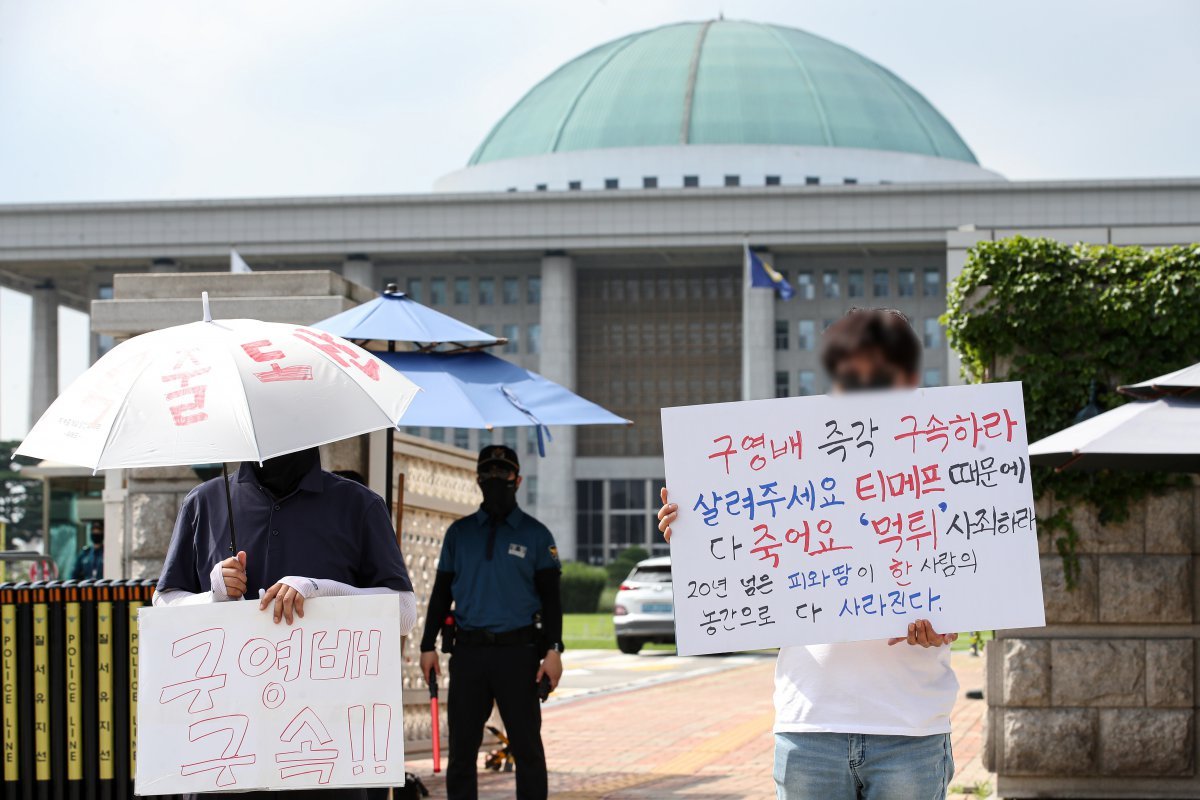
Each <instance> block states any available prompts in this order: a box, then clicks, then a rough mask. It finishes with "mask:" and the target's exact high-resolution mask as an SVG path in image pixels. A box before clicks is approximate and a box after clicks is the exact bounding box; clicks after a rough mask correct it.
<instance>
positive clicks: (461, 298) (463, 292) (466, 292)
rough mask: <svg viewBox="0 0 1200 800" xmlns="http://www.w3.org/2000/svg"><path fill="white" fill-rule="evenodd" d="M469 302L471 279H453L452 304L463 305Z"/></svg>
mask: <svg viewBox="0 0 1200 800" xmlns="http://www.w3.org/2000/svg"><path fill="white" fill-rule="evenodd" d="M469 302H471V279H470V278H455V279H454V305H456V306H464V305H466V304H467V303H469Z"/></svg>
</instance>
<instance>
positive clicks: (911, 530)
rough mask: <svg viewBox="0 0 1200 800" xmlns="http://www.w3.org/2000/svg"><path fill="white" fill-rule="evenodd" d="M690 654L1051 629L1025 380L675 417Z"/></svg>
mask: <svg viewBox="0 0 1200 800" xmlns="http://www.w3.org/2000/svg"><path fill="white" fill-rule="evenodd" d="M662 425H663V449H664V453H665V457H666V476H667V487H668V488H669V490H670V499H671V501H672V502H675V503H678V504H679V507H680V511H679V518H678V520H677V521H676V522H675V523H674V525H672V529H671V530H672V540H671V561H672V567H671V571H672V582H673V591H674V595H675V597H674V606H675V634H676V641H677V643H678V647H679V652H680V653H681V654H685V655H692V654H699V653H721V652H730V651H737V650H752V649H759V648H768V647H779V646H784V645H795V644H821V643H830V642H844V641H855V640H863V639H882V638H888V637H893V636H901V635H904V634H905V633H906V632H907V627H908V623H909V622H912V621H915V620H917V619H928V620H930V622H931V623H932V624H933V627H934V629H935V630H937V631H938V632H944V633H950V632H961V631H972V630H990V629H995V628H1016V627H1035V626H1041V625H1045V612H1044V609H1043V606H1042V585H1041V571H1040V568H1039V563H1038V548H1037V523H1036V520H1035V517H1034V509H1033V492H1032V489H1031V486H1030V475H1029V452H1028V445H1027V440H1026V428H1025V410H1024V404H1023V402H1022V398H1021V385H1020V384H1019V383H993V384H986V385H981V386H954V387H945V388H937V389H918V390H915V391H885V392H866V393H855V394H848V395H838V396H820V397H795V398H786V399H779V400H756V401H749V402H741V403H719V404H714V405H704V406H686V407H681V408H665V409H663V411H662Z"/></svg>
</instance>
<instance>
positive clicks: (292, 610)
mask: <svg viewBox="0 0 1200 800" xmlns="http://www.w3.org/2000/svg"><path fill="white" fill-rule="evenodd" d="M226 480H227V479H226V478H223V477H222V478H213V479H212V480H210V481H207V482H205V483H202V484H201V485H200V486H198V487H196V488H195V489H193V490H192V491H191V493H189V494H188V496H187V497H186V498H185V499H184V501H183V505H182V507H181V508H180V510H179V515H178V517H177V518H176V520H175V530H174V533H173V535H172V537H171V545H170V548H169V549H168V551H167V558H166V561H165V563H164V564H163V569H162V573H161V575H160V577H159V581H158V591H157V593H156V594H155V596H154V604H155V605H156V606H171V605H178V604H190V603H197V602H225V601H229V600H241V599H251V600H258V602H259V608H260V609H262V610H263V611H264V612H267V611H269V612H270V613H271V614H272V616H273V618H274V621H275V622H277V623H278V622H286V623H287V624H288V625H291V624H292V623H293V622H294V621H295V620H296V619H297V618H302V617H303V616H304V601H305V600H307V599H311V598H313V597H329V596H344V595H355V594H381V593H385V592H398V593H399V594H400V616H401V635H406V634H407V633H408V632H409V631H410V630H412V628H413V625H415V624H416V596H415V595H414V594H413V588H412V582H411V581H410V580H409V577H408V570H407V569H406V568H405V565H404V557H403V556H402V555H401V553H400V547H399V545H398V544H397V542H396V534H395V531H394V530H393V529H392V524H391V521H390V519H389V516H388V513H387V509H386V508H385V506H384V503H383V498H381V497H380V496H379V495H377V494H375V493H374V492H372V491H371V490H370V489H368V488H367V487H365V486H363V485H361V484H359V483H357V482H356V481H353V480H349V479H347V478H342V477H339V476H337V475H334V474H333V473H331V472H326V471H325V470H323V469H321V459H320V454H319V452H318V450H317V448H315V447H314V448H309V449H306V450H300V451H298V452H295V453H289V454H287V455H282V456H277V457H276V458H269V459H267V460H266V461H264V462H263V463H262V465H257V464H253V463H249V462H245V463H243V464H242V466H241V468H240V469H239V470H238V471H237V473H236V474H234V475H233V476H231V477H230V478H229V479H228V489H229V492H230V499H231V502H232V507H233V519H232V522H233V529H234V530H236V531H237V533H238V537H239V547H240V548H241V549H240V550H239V551H238V552H237V553H236V554H235V555H233V556H229V555H228V552H229V530H230V521H231V520H230V517H229V510H228V508H229V504H228V503H227V500H226V497H225V489H226V487H225V486H223V485H222V484H223V483H225V482H226Z"/></svg>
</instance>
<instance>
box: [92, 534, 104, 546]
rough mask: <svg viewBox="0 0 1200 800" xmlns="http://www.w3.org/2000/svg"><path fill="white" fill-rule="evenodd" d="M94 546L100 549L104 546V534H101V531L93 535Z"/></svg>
mask: <svg viewBox="0 0 1200 800" xmlns="http://www.w3.org/2000/svg"><path fill="white" fill-rule="evenodd" d="M92 544H93V545H95V546H96V547H99V546H100V545H102V544H104V534H103V533H100V532H99V531H95V532H93V533H92Z"/></svg>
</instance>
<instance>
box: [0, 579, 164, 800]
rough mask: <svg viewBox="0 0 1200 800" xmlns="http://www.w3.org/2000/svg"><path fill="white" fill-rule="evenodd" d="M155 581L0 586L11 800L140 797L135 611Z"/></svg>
mask: <svg viewBox="0 0 1200 800" xmlns="http://www.w3.org/2000/svg"><path fill="white" fill-rule="evenodd" d="M154 585H155V581H154V580H144V581H143V580H129V581H122V580H116V581H112V580H100V581H94V582H93V581H82V582H79V583H76V582H74V581H65V582H60V581H50V582H41V581H37V582H33V583H18V584H10V583H5V584H0V732H2V734H3V751H2V754H3V761H2V763H3V778H4V780H3V787H4V800H60V799H61V800H121V799H122V798H132V797H133V776H134V771H135V769H136V761H135V759H136V753H137V747H136V743H137V699H138V698H137V686H138V683H137V675H138V622H137V614H138V609H139V608H141V607H142V606H144V605H149V604H150V600H151V597H152V596H153V593H154Z"/></svg>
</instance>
